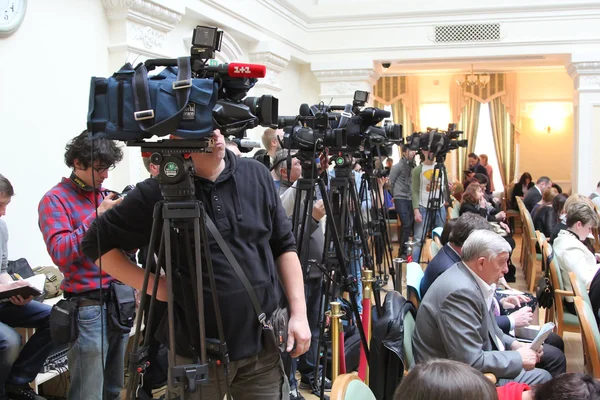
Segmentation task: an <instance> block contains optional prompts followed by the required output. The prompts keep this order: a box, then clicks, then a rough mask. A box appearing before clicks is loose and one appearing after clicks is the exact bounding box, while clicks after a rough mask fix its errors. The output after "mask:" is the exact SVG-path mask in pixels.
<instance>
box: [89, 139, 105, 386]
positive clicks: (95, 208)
mask: <svg viewBox="0 0 600 400" xmlns="http://www.w3.org/2000/svg"><path fill="white" fill-rule="evenodd" d="M88 137H89V138H90V144H91V154H90V168H92V187H93V192H92V193H93V194H94V211H95V213H96V219H98V217H99V215H98V196H97V195H96V177H95V175H94V172H96V170H95V169H94V138H93V137H92V133H91V132H89V133H88ZM98 193H100V191H98ZM100 195H101V196H102V193H100ZM103 198H104V197H103ZM96 246H97V247H98V254H99V255H100V256H99V258H98V269H99V272H98V284H99V286H100V335H101V338H100V352H101V362H102V382H104V381H105V380H106V365H105V363H104V335H105V331H104V318H105V316H106V317H108V315H107V313H108V309H107V310H106V313H105V312H104V296H103V293H102V291H103V287H102V249H101V247H100V235H96Z"/></svg>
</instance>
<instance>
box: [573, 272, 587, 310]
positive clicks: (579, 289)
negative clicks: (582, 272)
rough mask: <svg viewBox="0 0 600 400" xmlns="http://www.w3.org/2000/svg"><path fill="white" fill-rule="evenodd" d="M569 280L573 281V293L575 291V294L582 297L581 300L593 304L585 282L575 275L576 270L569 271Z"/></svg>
mask: <svg viewBox="0 0 600 400" xmlns="http://www.w3.org/2000/svg"><path fill="white" fill-rule="evenodd" d="M569 280H570V281H571V287H572V288H573V293H575V296H578V297H581V300H583V301H584V302H586V303H588V304H589V305H590V306H591V305H592V301H591V300H590V295H589V294H588V291H587V290H586V288H585V284H584V283H583V282H582V281H581V279H579V278H578V277H577V275H575V272H569Z"/></svg>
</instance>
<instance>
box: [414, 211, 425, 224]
mask: <svg viewBox="0 0 600 400" xmlns="http://www.w3.org/2000/svg"><path fill="white" fill-rule="evenodd" d="M415 222H423V216H422V215H421V211H419V209H418V208H415Z"/></svg>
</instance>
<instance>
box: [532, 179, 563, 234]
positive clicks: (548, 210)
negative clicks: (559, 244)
mask: <svg viewBox="0 0 600 400" xmlns="http://www.w3.org/2000/svg"><path fill="white" fill-rule="evenodd" d="M558 194H559V193H558V191H557V190H556V189H554V188H548V189H546V190H544V194H543V195H542V200H540V202H539V203H538V204H537V205H536V206H535V211H534V212H533V214H532V219H533V226H534V228H535V230H536V231H540V232H541V233H543V234H544V236H545V237H546V238H550V236H552V228H553V227H554V224H555V221H556V220H555V216H554V211H553V208H552V203H553V201H554V199H555V198H556V196H558Z"/></svg>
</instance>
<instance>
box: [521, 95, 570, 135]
mask: <svg viewBox="0 0 600 400" xmlns="http://www.w3.org/2000/svg"><path fill="white" fill-rule="evenodd" d="M526 111H527V115H528V116H529V118H531V119H532V120H533V123H534V126H535V130H536V131H538V132H545V133H546V134H551V133H553V132H560V131H561V130H562V129H563V128H564V126H565V120H566V119H567V118H568V117H569V115H572V114H573V104H572V103H571V102H565V101H545V102H536V103H527V105H526Z"/></svg>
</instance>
